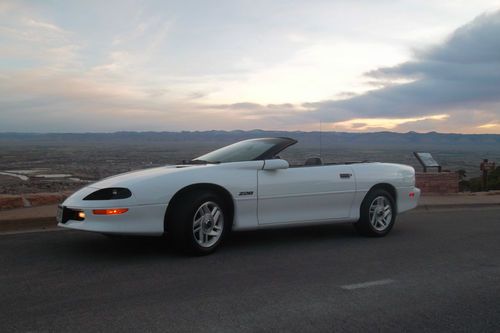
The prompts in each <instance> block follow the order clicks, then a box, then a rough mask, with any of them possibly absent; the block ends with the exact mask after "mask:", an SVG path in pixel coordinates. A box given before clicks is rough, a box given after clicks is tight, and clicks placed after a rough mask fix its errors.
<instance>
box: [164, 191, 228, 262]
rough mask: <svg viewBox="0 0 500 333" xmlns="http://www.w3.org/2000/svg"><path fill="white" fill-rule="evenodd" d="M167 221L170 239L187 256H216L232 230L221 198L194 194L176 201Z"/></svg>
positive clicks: (210, 194)
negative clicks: (188, 254)
mask: <svg viewBox="0 0 500 333" xmlns="http://www.w3.org/2000/svg"><path fill="white" fill-rule="evenodd" d="M174 204H175V206H174V207H173V209H174V211H173V213H172V214H171V215H170V217H169V219H168V220H167V221H166V225H167V238H168V239H169V240H170V241H171V242H172V243H173V244H174V245H175V246H176V247H177V248H178V249H181V250H183V251H185V252H188V253H191V254H195V255H204V254H209V253H212V252H213V251H215V250H216V249H217V247H218V246H219V245H220V243H221V242H222V240H223V238H224V236H225V234H226V233H227V231H228V230H229V228H230V223H231V216H229V214H228V212H229V209H227V204H226V203H225V202H224V200H222V199H221V198H220V197H219V196H218V195H216V194H215V193H212V192H206V191H193V192H189V193H187V194H185V195H183V196H182V197H181V198H179V199H178V200H176V202H175V203H174Z"/></svg>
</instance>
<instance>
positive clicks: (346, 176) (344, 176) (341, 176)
mask: <svg viewBox="0 0 500 333" xmlns="http://www.w3.org/2000/svg"><path fill="white" fill-rule="evenodd" d="M351 176H352V173H341V174H340V178H344V179H347V178H351Z"/></svg>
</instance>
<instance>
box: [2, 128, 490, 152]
mask: <svg viewBox="0 0 500 333" xmlns="http://www.w3.org/2000/svg"><path fill="white" fill-rule="evenodd" d="M275 136H286V137H291V138H294V139H296V140H298V141H299V142H300V143H301V145H303V146H318V145H319V144H320V142H321V144H322V145H323V147H325V148H334V147H342V148H349V147H353V148H354V147H358V148H359V147H366V148H370V147H385V148H391V147H394V148H403V147H404V148H408V149H409V148H414V149H416V148H419V149H424V148H449V149H453V150H462V149H463V150H471V149H473V150H495V151H496V150H499V151H500V134H445V133H436V132H429V133H416V132H408V133H394V132H375V133H346V132H322V133H320V132H301V131H264V130H251V131H242V130H235V131H216V130H213V131H182V132H114V133H0V144H57V145H59V144H70V145H71V144H94V143H103V144H130V145H135V144H146V143H162V142H171V143H173V142H187V143H189V142H193V143H194V142H198V143H211V144H213V143H220V144H225V143H231V142H235V141H238V140H243V139H248V138H257V137H275Z"/></svg>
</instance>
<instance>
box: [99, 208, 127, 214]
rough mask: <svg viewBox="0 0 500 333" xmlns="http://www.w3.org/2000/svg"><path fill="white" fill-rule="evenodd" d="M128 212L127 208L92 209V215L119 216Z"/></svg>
mask: <svg viewBox="0 0 500 333" xmlns="http://www.w3.org/2000/svg"><path fill="white" fill-rule="evenodd" d="M126 212H128V208H111V209H94V210H93V211H92V213H94V215H120V214H123V213H126Z"/></svg>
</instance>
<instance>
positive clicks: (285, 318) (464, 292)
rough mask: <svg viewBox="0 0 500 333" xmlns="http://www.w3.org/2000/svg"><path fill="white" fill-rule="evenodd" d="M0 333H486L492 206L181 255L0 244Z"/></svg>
mask: <svg viewBox="0 0 500 333" xmlns="http://www.w3.org/2000/svg"><path fill="white" fill-rule="evenodd" d="M0 331H1V332H13V331H51V332H53V331H64V332H68V331H186V332H188V331H189V332H192V331H207V332H224V331H228V332H235V331H249V332H250V331H269V332H271V331H273V332H274V331H292V332H304V331H315V332H320V331H325V332H331V331H349V332H353V331H394V332H400V331H414V332H422V331H439V332H442V331H450V332H460V331H473V332H479V331H491V332H494V331H497V332H498V331H500V209H498V208H489V209H487V208H481V209H468V210H441V211H438V210H436V211H414V212H410V213H406V214H403V215H401V216H400V217H399V220H398V222H397V224H396V226H395V228H394V229H393V230H392V232H391V234H390V235H389V236H387V237H385V238H381V239H371V238H363V237H360V236H358V235H357V234H356V233H355V232H354V231H353V229H352V226H350V225H334V226H323V227H309V228H298V229H297V228H296V229H283V230H267V231H257V232H244V233H235V234H233V235H232V236H231V238H230V239H228V241H227V242H226V244H224V246H223V247H222V248H221V249H220V250H219V251H218V252H217V253H215V254H213V255H211V256H206V257H196V258H192V257H185V256H182V255H179V254H177V253H176V252H174V251H173V250H171V249H170V248H169V246H166V245H165V243H164V242H162V241H161V240H158V239H148V238H138V239H136V238H133V239H126V240H123V241H118V242H117V241H111V240H109V239H107V238H105V237H103V236H101V235H98V234H91V233H84V232H76V231H53V232H38V233H24V234H16V235H4V236H0Z"/></svg>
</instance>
